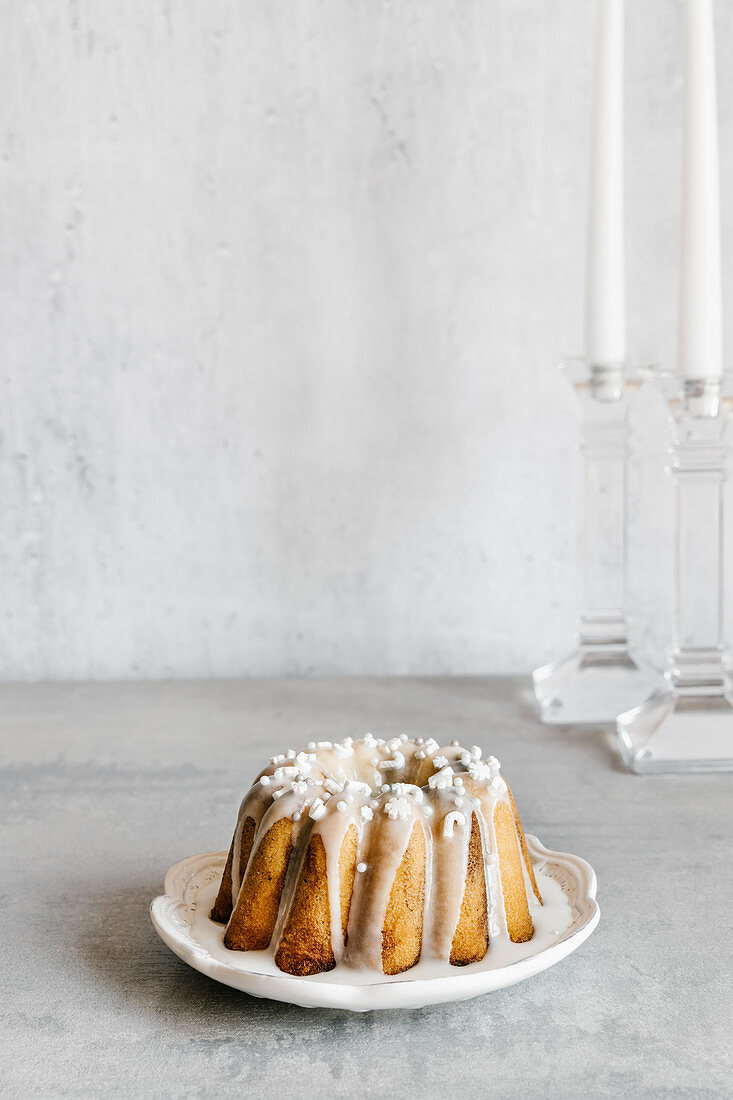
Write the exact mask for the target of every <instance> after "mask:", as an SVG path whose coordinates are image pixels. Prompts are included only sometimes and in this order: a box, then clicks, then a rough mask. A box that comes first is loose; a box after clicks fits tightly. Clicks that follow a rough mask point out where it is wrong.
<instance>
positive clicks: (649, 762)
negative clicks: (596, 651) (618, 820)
mask: <svg viewBox="0 0 733 1100" xmlns="http://www.w3.org/2000/svg"><path fill="white" fill-rule="evenodd" d="M653 380H654V381H655V382H656V384H657V385H658V386H659V388H660V389H661V390H662V392H663V394H664V396H665V398H666V400H667V402H668V407H669V412H670V420H671V425H672V430H673V443H672V446H671V448H670V453H671V458H672V461H671V464H670V466H669V473H670V475H671V477H672V479H673V482H674V487H675V590H676V591H675V633H674V640H673V644H672V647H671V649H670V650H669V653H668V656H667V668H666V671H665V681H666V684H665V686H664V688H663V689H661V690H658V691H657V692H655V693H653V694H652V695H651V696H650V697H649V698H648V699H647V700H646V701H645V702H644V703H643V704H642V705H641V706H639V707H636V708H634V709H632V710H630V711H629V712H628V713H625V714H622V715H620V716H619V720H618V726H617V729H618V736H619V741H620V744H621V750H622V754H623V757H624V760H625V761H626V763H627V765H628V767H630V768H631V769H632V770H633V771H636V772H642V773H643V772H659V771H728V770H733V693H732V690H731V682H730V677H729V674H728V669H727V658H726V649H725V645H724V641H723V527H724V511H723V509H724V502H725V497H724V492H723V489H724V482H725V478H726V460H727V454H728V447H727V445H726V442H725V433H726V429H727V426H728V422H729V419H730V413H731V407H733V385H732V384H731V379H730V378H729V377H727V376H726V377H724V378H723V379H720V378H701V379H697V380H695V379H684V380H683V379H680V378H677V377H675V376H673V375H665V374H661V373H657V374H655V375H654V376H653Z"/></svg>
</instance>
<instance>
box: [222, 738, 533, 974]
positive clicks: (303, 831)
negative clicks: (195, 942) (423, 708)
mask: <svg viewBox="0 0 733 1100" xmlns="http://www.w3.org/2000/svg"><path fill="white" fill-rule="evenodd" d="M499 768H500V765H499V762H498V761H497V760H496V759H495V758H494V757H489V758H488V759H487V760H486V761H482V760H481V750H480V748H479V747H478V746H476V745H474V746H472V748H471V749H470V750H467V749H465V748H462V747H461V746H460V745H459V744H458V743H457V742H455V741H454V742H451V744H449V745H447V746H442V747H441V746H439V745H438V744H437V742H436V741H434V740H433V739H429V740H428V741H425V742H423V741H422V739H417V740H410V739H408V738H407V737H406V735H402V736H401V737H399V738H392V739H391V740H389V741H384V740H381V739H377V738H374V737H372V736H371V735H369V734H368V735H366V736H365V737H364V738H363V739H362V740H360V741H353V740H352V739H351V738H347V739H345V740H344V741H343V742H340V743H336V744H334V743H332V742H330V741H319V742H310V743H309V744H308V751H307V752H299V753H295V752H294V751H293V750H288V752H287V753H285V754H279V755H277V756H273V757H272V758H271V760H270V763H269V765H268V766H267V767H266V768H265V769H263V771H262V773H261V774H260V775H259V776H258V777H257V778H256V780H255V782H254V785H253V786H252V788H251V790H250V791H249V793H248V794H247V795H246V797H245V798H244V800H243V802H242V805H241V807H240V810H239V817H238V822H237V828H236V831H235V836H234V842H233V845H234V847H233V855H232V905H233V906H235V907H236V903H237V897H238V895H239V891H240V888H241V885H242V882H243V881H244V878H245V875H246V872H247V867H241V866H240V845H241V836H242V830H243V827H244V822H245V820H246V819H247V818H252V820H253V821H254V826H255V835H254V842H253V844H252V848H251V851H252V853H254V852H255V851H256V850H257V847H258V845H259V842H260V841H261V839H262V838H263V837H264V836H265V835H266V833H267V832H268V831H269V830H270V829H271V828H272V826H273V825H274V824H275V823H276V822H277V821H279V820H281V819H282V818H288V819H289V820H290V821H291V822H292V823H293V835H292V842H293V849H294V855H293V857H291V859H290V861H289V865H288V869H287V873H286V876H285V883H284V886H283V891H282V896H281V899H280V908H279V913H278V919H277V923H276V926H275V931H274V933H273V936H272V940H271V943H270V948H269V952H268V953H269V954H270V955H271V956H273V957H274V955H275V954H276V952H277V948H278V946H279V943H280V941H281V939H282V936H283V934H284V931H285V928H286V927H287V921H288V917H289V914H290V910H291V906H292V904H293V900H294V897H295V891H296V886H297V882H298V879H299V875H300V871H301V866H302V862H303V859H304V856H305V852H306V850H307V847H308V844H309V843H310V840H311V838H312V837H313V836H316V835H317V836H320V838H321V840H322V842H323V846H324V850H325V854H326V866H327V878H328V895H329V906H330V916H331V947H332V951H333V954H334V958H335V960H336V963H337V964H338V963H342V964H344V965H345V966H347V967H349V968H350V969H352V970H353V969H355V970H361V969H364V970H372V971H373V970H376V971H381V969H382V929H383V927H384V920H385V914H386V911H387V905H388V902H389V896H390V892H391V889H392V885H393V883H394V879H395V876H396V873H397V870H398V868H399V866H400V863H401V861H402V857H403V856H404V854H405V851H406V849H407V845H408V843H409V840H410V837H411V835H412V831H413V829H414V827H415V825H416V823H417V824H419V825H420V827H421V828H422V829H423V831H424V835H425V841H426V865H425V909H424V919H423V937H422V954H421V962H420V964H419V965H420V966H424V965H425V964H427V962H428V961H429V960H433V961H439V962H443V963H445V964H446V965H447V960H448V959H449V957H450V953H451V945H452V942H453V937H454V934H455V931H456V928H457V925H458V921H459V917H460V910H461V904H462V900H463V892H464V887H465V880H466V870H467V866H468V852H469V842H470V836H471V820H472V815H474V814H475V815H476V820H477V822H478V826H479V831H480V835H481V842H482V849H483V855H484V868H485V880H486V890H487V910H488V925H489V941H490V951H493V952H494V955H495V957H496V952H497V950H499V948H498V945H499V944H501V943H506V944H508V943H509V935H508V930H507V916H506V912H505V907H504V897H503V893H502V889H501V882H500V867H499V858H498V845H497V837H496V831H495V827H494V814H495V811H496V807H497V806H498V805H499V803H501V802H505V803H508V804H510V805H511V803H510V796H509V791H508V787H507V785H506V783H505V782H504V780H503V779H502V778H501V776H500V775H499ZM351 826H354V827H355V829H356V834H357V856H356V859H357V870H358V872H359V873H358V874H357V875H356V876H355V880H354V890H353V895H352V901H351V908H350V913H349V923H348V945H347V946H346V947H345V945H344V937H343V932H342V926H341V908H340V905H341V903H340V891H339V887H340V883H339V857H340V853H341V846H342V843H343V840H344V837H345V836H346V833H347V830H348V829H349V828H350V827H351ZM251 858H252V856H250V859H251ZM520 860H521V864H522V870H523V874H524V879H525V888H526V893H527V899H528V903H529V909H530V914H531V916H532V919H533V922H534V923H535V926H536V924H537V919H538V916H539V914H540V913H541V911H542V905H541V903H540V902H538V901H537V899H536V897H535V894H534V890H533V888H532V884H531V881H530V878H529V874H528V868H527V867H526V865H525V859H524V855H523V853H522V851H521V848H520ZM215 927H218V926H215ZM512 946H515V945H512ZM222 950H225V949H224V948H223V947H222ZM230 954H236V952H227V956H229V955H230ZM247 954H248V955H252V954H259V953H257V952H247ZM415 969H416V968H415V967H413V968H412V970H411V971H410V973H411V974H412V973H414V971H415Z"/></svg>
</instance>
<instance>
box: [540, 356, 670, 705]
mask: <svg viewBox="0 0 733 1100" xmlns="http://www.w3.org/2000/svg"><path fill="white" fill-rule="evenodd" d="M561 367H562V369H563V371H564V373H565V374H566V376H567V378H568V380H569V381H570V383H571V384H572V386H573V387H574V389H575V391H576V393H577V395H578V397H579V399H580V403H581V409H582V414H583V427H582V441H581V452H582V455H583V469H584V501H583V511H584V515H583V544H584V545H583V591H584V596H583V600H584V602H583V608H584V610H583V611H582V612H581V614H580V617H579V623H578V639H577V644H576V647H575V649H573V651H572V652H571V653H570V654H568V655H567V656H566V657H563V658H562V659H561V660H559V661H555V662H553V663H552V664H549V665H544V666H543V667H542V668H538V669H537V670H536V671H535V672H534V674H533V676H532V681H533V684H534V690H535V695H536V697H537V703H538V705H539V714H540V718H541V720H542V721H543V722H545V723H546V724H549V725H581V724H582V725H607V724H609V723H615V721H616V718H617V717H618V715H619V714H620V713H621V712H622V711H624V710H627V709H628V708H629V707H632V706H635V705H636V704H637V703H639V702H640V701H641V700H642V699H644V698H645V697H646V696H647V695H649V693H650V692H651V691H653V690H654V688H655V687H656V686H657V685H658V677H657V676H655V675H654V673H653V672H651V671H649V670H648V669H646V668H644V667H643V666H642V665H641V664H640V663H639V662H638V661H637V659H636V658H635V657H634V656H633V655H632V653H631V652H630V649H629V640H628V629H627V622H626V473H627V466H628V454H629V425H628V416H629V405H630V401H631V397H632V395H633V393H634V392H635V391H636V390H637V389H638V387H639V386H640V384H641V382H640V377H639V372H638V370H635V369H633V368H630V367H629V366H628V364H619V365H617V366H610V367H599V366H592V365H590V364H588V363H587V362H586V361H585V360H583V359H570V360H567V361H566V362H564V363H562V364H561Z"/></svg>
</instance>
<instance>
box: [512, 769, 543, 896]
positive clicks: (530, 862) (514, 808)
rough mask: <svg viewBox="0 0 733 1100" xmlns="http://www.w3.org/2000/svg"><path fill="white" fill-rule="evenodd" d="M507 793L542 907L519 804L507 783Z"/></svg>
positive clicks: (530, 874) (530, 877) (535, 894)
mask: <svg viewBox="0 0 733 1100" xmlns="http://www.w3.org/2000/svg"><path fill="white" fill-rule="evenodd" d="M507 793H508V795H509V801H510V802H511V804H512V813H513V814H514V824H515V825H516V827H517V836H518V837H519V843H520V845H521V848H522V855H523V856H524V865H525V867H526V868H527V874H528V875H529V881H530V882H531V883H532V889H533V890H534V896H535V897H536V898H537V901H538V902H539V903H540V905H542V904H543V902H542V895H541V894H540V888H539V886H538V885H537V879H536V878H535V873H534V867H533V866H532V860H531V859H530V858H529V848H528V847H527V839H526V837H525V835H524V829H523V828H522V822H521V821H520V820H519V810H518V809H517V803H516V800H515V798H514V795H513V794H512V789H511V787H510V786H509V784H508V783H507Z"/></svg>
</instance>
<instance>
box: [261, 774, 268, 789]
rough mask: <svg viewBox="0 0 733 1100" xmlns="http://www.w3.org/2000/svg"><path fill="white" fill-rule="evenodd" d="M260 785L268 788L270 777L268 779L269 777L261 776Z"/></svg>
mask: <svg viewBox="0 0 733 1100" xmlns="http://www.w3.org/2000/svg"><path fill="white" fill-rule="evenodd" d="M260 783H261V784H262V786H263V787H269V786H270V777H269V775H263V776H262V777H261V779H260Z"/></svg>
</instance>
